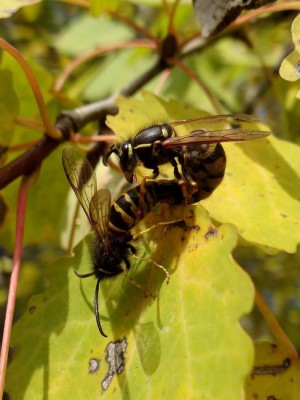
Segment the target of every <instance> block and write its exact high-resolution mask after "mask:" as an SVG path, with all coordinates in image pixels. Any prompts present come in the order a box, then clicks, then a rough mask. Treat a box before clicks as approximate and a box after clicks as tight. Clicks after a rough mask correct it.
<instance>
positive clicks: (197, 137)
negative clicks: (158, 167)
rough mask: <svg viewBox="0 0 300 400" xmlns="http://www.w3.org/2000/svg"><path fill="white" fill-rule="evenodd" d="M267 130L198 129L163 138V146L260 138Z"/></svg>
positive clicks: (267, 132) (267, 133)
mask: <svg viewBox="0 0 300 400" xmlns="http://www.w3.org/2000/svg"><path fill="white" fill-rule="evenodd" d="M270 133H271V132H269V131H255V130H253V131H250V130H245V129H223V130H216V131H205V130H203V129H202V130H198V131H193V132H191V133H190V134H189V135H187V136H177V137H173V138H170V139H167V140H165V141H164V142H163V143H162V145H163V146H164V147H165V148H171V147H181V146H187V145H194V144H199V145H200V144H206V143H207V144H210V143H220V142H243V141H245V140H254V139H261V138H263V137H266V136H268V135H270Z"/></svg>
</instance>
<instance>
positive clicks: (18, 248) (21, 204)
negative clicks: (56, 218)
mask: <svg viewBox="0 0 300 400" xmlns="http://www.w3.org/2000/svg"><path fill="white" fill-rule="evenodd" d="M32 181H33V178H32V175H31V176H28V175H27V176H24V177H23V179H22V181H21V184H20V188H19V193H18V209H17V219H16V240H15V245H14V257H13V269H12V273H11V278H10V285H9V292H8V299H7V307H6V314H5V322H4V330H3V338H2V346H1V356H0V399H2V396H3V391H4V383H5V373H6V367H7V359H8V351H9V343H10V337H11V330H12V323H13V316H14V310H15V304H16V293H17V286H18V280H19V273H20V265H21V259H22V247H23V236H24V225H25V211H26V203H27V194H28V190H29V188H30V186H31V184H32Z"/></svg>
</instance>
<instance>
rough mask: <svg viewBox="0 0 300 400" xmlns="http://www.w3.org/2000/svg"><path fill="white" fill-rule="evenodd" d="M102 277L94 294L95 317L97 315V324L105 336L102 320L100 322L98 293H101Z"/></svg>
mask: <svg viewBox="0 0 300 400" xmlns="http://www.w3.org/2000/svg"><path fill="white" fill-rule="evenodd" d="M100 282H101V279H100V278H99V279H98V280H97V284H96V288H95V296H94V310H95V317H96V324H97V327H98V330H99V332H100V334H101V335H102V336H104V337H107V335H105V333H104V332H103V329H102V326H101V322H100V315H99V305H98V294H99V286H100Z"/></svg>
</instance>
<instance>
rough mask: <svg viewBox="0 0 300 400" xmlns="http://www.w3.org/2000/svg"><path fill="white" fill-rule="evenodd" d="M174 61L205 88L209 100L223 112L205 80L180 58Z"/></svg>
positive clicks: (220, 112)
mask: <svg viewBox="0 0 300 400" xmlns="http://www.w3.org/2000/svg"><path fill="white" fill-rule="evenodd" d="M172 63H173V64H174V65H176V66H177V67H179V68H181V69H182V70H183V71H184V72H185V73H186V74H187V75H188V76H189V77H190V78H191V79H193V80H194V81H195V82H196V83H197V84H198V86H199V87H200V88H201V89H202V90H203V92H204V93H205V94H206V96H207V98H208V100H209V101H210V103H211V105H212V106H213V108H214V109H215V111H216V112H217V114H223V112H224V111H223V108H222V107H221V105H220V104H219V102H218V100H217V99H216V98H215V96H214V95H213V94H212V93H211V92H210V90H209V89H208V88H207V87H206V86H205V84H204V83H203V81H202V80H201V79H200V78H199V76H197V75H196V74H195V73H194V72H193V71H192V70H191V69H190V68H189V67H188V66H187V65H186V64H184V63H183V62H182V61H180V60H172Z"/></svg>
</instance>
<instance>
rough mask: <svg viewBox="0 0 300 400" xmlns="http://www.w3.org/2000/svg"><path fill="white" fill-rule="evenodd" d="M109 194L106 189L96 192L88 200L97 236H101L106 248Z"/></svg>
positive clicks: (107, 245)
mask: <svg viewBox="0 0 300 400" xmlns="http://www.w3.org/2000/svg"><path fill="white" fill-rule="evenodd" d="M110 206H111V194H110V192H109V190H107V189H100V190H99V191H98V192H96V193H95V194H94V196H93V198H92V199H91V202H90V218H91V220H92V224H93V226H94V229H95V231H96V233H97V234H98V236H100V237H101V238H102V242H103V244H104V245H105V246H106V250H108V248H109V237H108V236H109V213H110Z"/></svg>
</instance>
